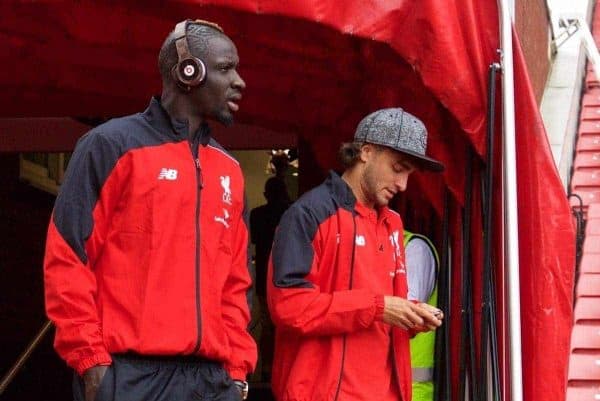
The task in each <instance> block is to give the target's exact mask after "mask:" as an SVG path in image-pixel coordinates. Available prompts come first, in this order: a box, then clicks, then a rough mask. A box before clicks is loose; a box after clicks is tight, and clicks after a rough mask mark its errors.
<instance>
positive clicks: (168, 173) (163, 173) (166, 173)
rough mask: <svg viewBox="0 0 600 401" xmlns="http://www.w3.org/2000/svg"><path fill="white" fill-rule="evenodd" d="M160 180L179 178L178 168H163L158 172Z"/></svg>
mask: <svg viewBox="0 0 600 401" xmlns="http://www.w3.org/2000/svg"><path fill="white" fill-rule="evenodd" d="M158 179H159V180H171V181H173V180H176V179H177V170H175V169H174V168H161V169H160V173H159V174H158Z"/></svg>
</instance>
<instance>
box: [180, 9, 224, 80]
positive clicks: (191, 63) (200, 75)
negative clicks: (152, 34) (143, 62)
mask: <svg viewBox="0 0 600 401" xmlns="http://www.w3.org/2000/svg"><path fill="white" fill-rule="evenodd" d="M190 22H192V23H201V24H205V21H202V20H196V21H192V20H189V19H187V20H185V21H181V22H179V23H178V24H177V25H175V30H174V31H173V32H174V35H175V48H176V49H177V64H176V65H175V66H173V69H172V70H171V72H172V73H173V76H174V78H175V79H176V80H177V81H178V83H179V84H181V85H183V86H184V87H185V88H186V89H187V90H190V89H191V87H192V86H198V85H200V84H201V83H202V81H204V79H205V78H206V67H205V65H204V63H203V62H202V60H200V59H199V58H197V57H194V56H193V55H192V53H191V52H190V48H189V45H188V41H187V26H188V24H189V23H190ZM213 25H215V26H216V29H219V30H220V31H221V32H223V30H222V29H220V27H219V26H218V25H216V24H210V26H213Z"/></svg>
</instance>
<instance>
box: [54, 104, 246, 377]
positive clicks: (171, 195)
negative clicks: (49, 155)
mask: <svg viewBox="0 0 600 401" xmlns="http://www.w3.org/2000/svg"><path fill="white" fill-rule="evenodd" d="M195 142H196V143H194V144H193V145H192V144H191V142H190V141H189V140H188V136H187V124H186V123H181V122H178V121H174V120H171V119H170V117H169V115H168V114H167V113H166V112H165V111H164V109H163V108H162V106H161V105H160V102H159V101H158V100H157V99H152V101H151V103H150V106H149V107H148V109H147V110H146V111H145V112H143V113H139V114H135V115H131V116H127V117H123V118H119V119H114V120H111V121H109V122H107V123H105V124H102V125H100V126H98V127H96V128H94V129H93V130H91V131H90V132H89V133H87V134H86V135H85V136H84V137H82V138H81V139H80V141H79V142H78V144H77V147H76V149H75V152H74V153H73V156H72V159H71V160H70V162H69V166H68V169H67V172H66V176H65V181H64V183H63V184H62V186H61V191H60V193H59V195H58V198H57V200H56V204H55V207H54V212H53V215H52V219H51V222H50V226H49V229H48V238H47V244H46V254H45V261H44V278H45V290H46V294H45V295H46V310H47V314H48V316H49V317H50V319H51V320H52V321H53V322H54V323H55V324H56V338H55V348H56V350H57V352H58V353H59V354H60V356H61V357H62V358H63V359H65V360H66V361H67V363H68V364H69V365H70V366H71V367H73V368H74V369H75V370H77V371H78V372H79V373H80V374H81V373H83V372H84V371H85V370H86V369H88V368H89V367H91V366H94V365H97V364H109V363H110V362H111V356H110V355H111V354H113V353H125V352H135V353H139V354H144V355H199V356H202V357H204V358H207V359H211V360H216V361H221V362H223V364H224V366H225V368H226V369H227V371H228V372H229V373H230V375H231V376H232V377H233V378H236V379H244V378H245V377H246V374H247V373H249V372H251V371H252V370H253V369H254V364H255V361H256V346H255V343H254V341H253V340H252V338H251V336H250V335H249V334H248V332H247V330H246V328H247V325H248V322H249V320H250V315H249V300H250V299H249V295H248V294H249V289H250V286H251V274H250V272H249V270H248V268H249V263H248V252H247V250H248V248H247V244H248V230H247V213H246V208H245V198H244V182H243V176H242V173H241V170H240V167H239V165H238V163H237V162H236V161H235V160H234V159H233V158H232V157H230V156H229V155H228V154H226V153H225V152H224V151H223V149H222V148H221V147H220V146H219V145H218V144H217V143H216V142H215V141H214V140H213V139H211V138H210V136H209V133H208V127H203V128H202V129H201V130H199V133H198V134H197V138H196V141H195Z"/></svg>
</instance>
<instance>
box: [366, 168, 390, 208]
mask: <svg viewBox="0 0 600 401" xmlns="http://www.w3.org/2000/svg"><path fill="white" fill-rule="evenodd" d="M362 181H363V193H364V196H365V198H367V200H368V201H369V202H373V204H374V205H375V206H385V205H382V204H380V202H379V199H377V177H376V175H375V172H374V171H373V169H372V168H371V166H367V167H366V168H365V170H364V171H363V176H362Z"/></svg>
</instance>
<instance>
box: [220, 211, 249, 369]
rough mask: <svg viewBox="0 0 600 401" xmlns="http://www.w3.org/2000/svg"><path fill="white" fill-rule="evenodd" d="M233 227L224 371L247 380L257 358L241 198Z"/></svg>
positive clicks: (226, 290) (224, 307)
mask: <svg viewBox="0 0 600 401" xmlns="http://www.w3.org/2000/svg"><path fill="white" fill-rule="evenodd" d="M232 228H233V245H232V247H233V249H232V252H233V257H232V265H231V270H230V273H229V276H228V278H227V281H226V282H225V286H224V288H223V294H222V315H223V321H224V323H225V325H226V326H227V328H228V336H229V344H230V345H231V356H230V358H229V360H228V361H227V362H226V363H225V369H226V370H227V372H228V373H229V375H230V376H231V377H232V378H233V379H237V380H246V375H248V374H249V373H251V372H252V371H254V368H255V366H256V359H257V350H256V343H255V342H254V339H253V338H252V336H251V335H250V333H249V332H248V325H249V324H250V310H251V307H252V276H253V274H252V264H251V263H250V258H249V254H250V253H249V251H248V246H249V245H248V209H247V205H246V200H245V199H244V209H243V212H242V213H241V214H240V215H238V218H237V219H236V220H235V223H234V224H233V226H232Z"/></svg>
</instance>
